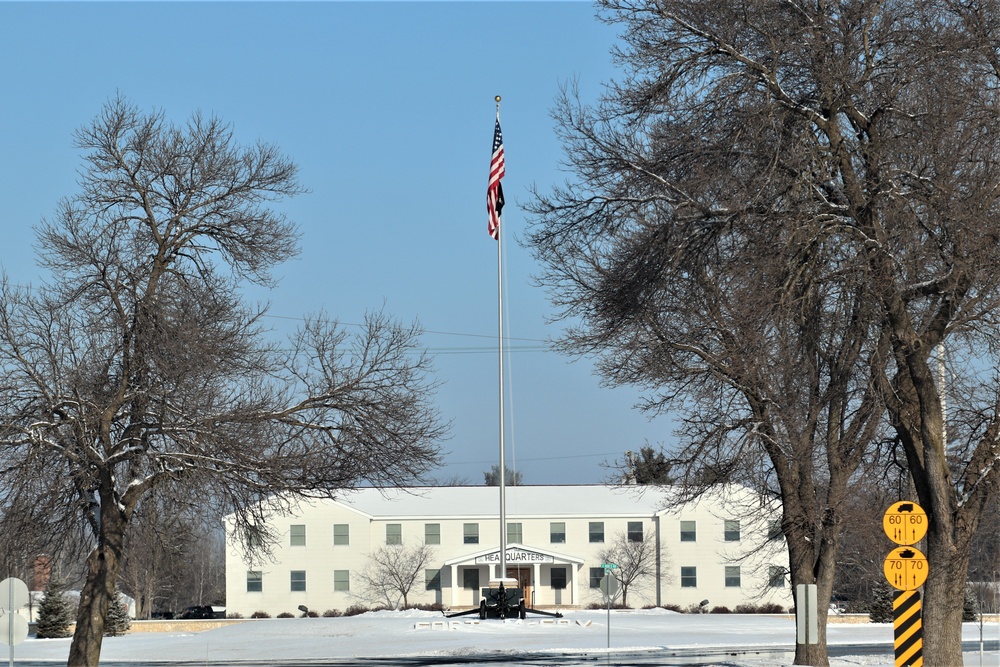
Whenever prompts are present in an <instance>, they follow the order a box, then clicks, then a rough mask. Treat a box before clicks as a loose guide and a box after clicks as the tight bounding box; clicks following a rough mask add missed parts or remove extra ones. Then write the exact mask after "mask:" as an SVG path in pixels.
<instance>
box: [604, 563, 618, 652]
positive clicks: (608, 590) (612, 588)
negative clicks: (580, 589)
mask: <svg viewBox="0 0 1000 667" xmlns="http://www.w3.org/2000/svg"><path fill="white" fill-rule="evenodd" d="M603 567H604V576H603V577H601V583H600V589H601V593H602V594H603V595H604V600H605V602H607V603H608V648H609V649H610V648H611V601H612V600H614V599H616V598H617V597H618V588H619V583H618V579H616V578H615V576H614V575H613V574H611V570H616V569H618V565H617V564H615V563H608V564H606V565H604V566H603Z"/></svg>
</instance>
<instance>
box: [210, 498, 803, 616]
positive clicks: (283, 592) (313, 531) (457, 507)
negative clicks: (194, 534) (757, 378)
mask: <svg viewBox="0 0 1000 667" xmlns="http://www.w3.org/2000/svg"><path fill="white" fill-rule="evenodd" d="M669 493H670V491H669V489H668V490H666V491H664V490H659V489H656V488H649V487H609V486H603V485H586V486H512V487H507V489H506V497H507V502H506V519H507V550H506V561H507V562H506V565H507V571H506V572H500V571H499V569H500V550H499V542H500V530H499V527H500V523H499V493H498V489H497V487H488V486H449V487H414V488H406V489H392V490H384V491H380V490H377V489H370V488H365V489H356V490H352V491H347V492H345V493H344V494H343V495H342V496H340V497H339V498H338V499H337V500H335V501H331V500H316V501H310V502H300V503H298V504H297V505H295V506H294V507H293V508H292V511H291V512H290V513H287V514H283V515H273V516H271V518H270V527H271V528H272V529H273V532H275V533H276V534H277V535H278V536H279V539H278V542H277V543H276V544H275V545H274V546H273V547H272V549H271V552H270V554H269V555H268V556H265V557H258V558H256V559H254V558H250V557H248V556H247V555H246V554H245V552H244V550H243V548H242V546H241V545H240V543H239V541H238V540H236V539H235V537H234V535H233V532H232V524H231V519H227V521H226V530H227V549H226V553H227V558H226V606H227V608H228V610H229V612H230V613H239V614H242V615H244V616H249V615H251V614H253V613H254V612H256V611H264V612H267V613H269V614H271V615H277V614H278V613H281V612H290V613H296V610H297V609H298V608H299V606H300V605H302V606H305V607H307V608H308V609H310V610H315V611H317V612H319V613H322V612H323V611H325V610H327V609H339V610H344V609H346V608H347V607H349V606H351V605H353V604H357V603H367V604H374V603H378V602H380V601H379V600H372V599H365V597H364V596H365V590H364V587H362V586H361V585H360V578H359V574H360V573H361V572H363V571H364V569H365V568H366V567H367V566H368V561H369V555H370V554H372V553H375V552H376V551H377V550H378V549H381V548H383V547H386V546H390V547H395V546H400V547H402V548H406V547H408V546H413V545H419V544H424V545H428V546H429V547H430V548H431V549H432V550H433V551H432V556H431V558H430V561H429V562H428V563H426V566H425V568H424V572H423V576H421V577H419V580H418V581H417V583H416V585H415V586H414V587H413V590H412V591H411V593H410V595H409V602H410V604H416V603H435V602H436V603H440V604H442V605H443V606H445V607H449V608H461V607H469V606H475V605H478V604H479V598H480V594H481V593H480V589H481V588H482V587H484V586H486V585H487V584H488V582H489V580H490V579H493V578H497V577H501V576H504V575H506V576H507V577H510V578H514V579H517V580H518V582H519V584H520V586H521V587H522V588H524V590H525V598H526V601H527V603H528V605H529V606H540V607H585V606H587V605H588V604H591V603H594V602H599V601H600V600H601V594H600V591H599V583H600V579H601V577H602V576H604V574H605V570H604V568H603V567H602V566H603V565H605V564H606V563H605V562H604V561H605V560H606V558H607V554H608V551H609V549H611V548H612V547H615V546H622V545H624V546H631V547H633V549H632V550H631V551H632V552H633V553H634V552H635V551H636V549H635V547H639V546H644V547H645V549H641V550H639V551H642V552H643V553H644V554H645V555H644V556H643V557H644V558H646V559H647V561H646V562H647V564H648V565H649V567H648V569H649V570H650V574H649V575H648V576H645V577H642V578H640V579H638V580H637V581H635V582H634V583H633V585H632V586H631V587H630V588H629V591H628V605H629V606H630V607H634V608H638V607H642V606H646V605H668V604H672V605H679V606H681V607H682V608H687V607H691V606H696V605H698V604H700V603H702V602H703V601H705V600H707V601H708V603H709V605H710V606H712V607H714V606H717V605H718V606H727V607H729V608H731V609H732V608H734V607H736V606H737V605H739V604H743V603H760V602H772V603H777V604H780V605H783V606H786V607H787V606H789V605H790V604H791V591H790V590H789V587H788V577H787V571H788V557H787V553H786V551H785V548H784V542H783V541H782V540H781V539H780V537H777V538H776V537H775V533H774V526H775V521H776V520H777V518H778V515H777V514H776V513H775V511H774V508H768V507H766V506H763V505H762V504H761V503H760V501H759V499H758V498H757V497H756V496H755V495H754V494H752V493H750V492H749V491H747V490H745V489H742V488H739V487H725V488H723V489H720V490H718V492H715V493H712V494H709V495H706V496H703V497H702V498H701V499H699V500H698V501H696V502H689V503H686V504H683V505H680V506H672V507H669V508H666V507H667V500H668V497H667V495H668V494H669ZM643 543H644V544H643Z"/></svg>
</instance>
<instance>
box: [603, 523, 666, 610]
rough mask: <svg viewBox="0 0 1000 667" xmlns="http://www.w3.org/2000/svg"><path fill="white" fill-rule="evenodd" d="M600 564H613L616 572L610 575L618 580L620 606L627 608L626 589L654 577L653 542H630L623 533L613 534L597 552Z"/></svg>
mask: <svg viewBox="0 0 1000 667" xmlns="http://www.w3.org/2000/svg"><path fill="white" fill-rule="evenodd" d="M597 558H598V559H599V560H600V561H601V562H602V563H615V564H617V565H618V569H617V570H611V575H612V576H613V577H614V578H615V579H617V580H618V583H619V585H620V586H621V591H622V606H625V607H627V606H628V589H629V588H630V587H631V586H633V585H635V584H637V583H639V582H641V581H643V580H645V579H648V578H650V577H655V576H656V566H657V553H656V547H655V545H654V544H653V542H651V541H649V540H632V539H629V536H628V535H627V534H626V533H624V532H619V533H617V534H615V536H614V538H612V539H611V541H609V542H608V544H607V546H606V547H604V548H603V549H601V550H600V551H598V552H597Z"/></svg>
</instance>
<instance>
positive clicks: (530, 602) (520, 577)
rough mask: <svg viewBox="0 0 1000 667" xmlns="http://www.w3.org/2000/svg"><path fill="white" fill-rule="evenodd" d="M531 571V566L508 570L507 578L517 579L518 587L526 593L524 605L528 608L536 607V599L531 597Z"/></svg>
mask: <svg viewBox="0 0 1000 667" xmlns="http://www.w3.org/2000/svg"><path fill="white" fill-rule="evenodd" d="M531 569H532V568H531V566H530V565H527V566H523V565H515V566H513V567H508V568H507V578H508V579H517V587H518V588H520V589H521V590H522V591H524V604H525V606H527V607H533V606H534V599H533V598H532V596H531Z"/></svg>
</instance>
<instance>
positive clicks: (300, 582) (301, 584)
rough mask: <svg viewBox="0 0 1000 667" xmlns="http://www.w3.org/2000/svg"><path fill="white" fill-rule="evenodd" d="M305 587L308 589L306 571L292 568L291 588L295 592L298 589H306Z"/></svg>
mask: <svg viewBox="0 0 1000 667" xmlns="http://www.w3.org/2000/svg"><path fill="white" fill-rule="evenodd" d="M305 589H306V571H305V570H292V576H291V589H290V590H291V591H292V592H293V593H294V592H296V591H304V590H305Z"/></svg>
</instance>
